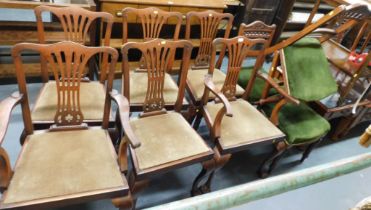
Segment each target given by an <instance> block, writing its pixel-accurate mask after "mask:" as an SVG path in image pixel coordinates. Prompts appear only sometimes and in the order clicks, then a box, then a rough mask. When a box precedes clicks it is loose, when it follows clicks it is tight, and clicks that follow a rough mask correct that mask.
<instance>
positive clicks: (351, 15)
mask: <svg viewBox="0 0 371 210" xmlns="http://www.w3.org/2000/svg"><path fill="white" fill-rule="evenodd" d="M369 14H370V11H369V9H368V7H367V6H366V5H353V7H352V8H350V9H349V10H348V11H346V12H344V13H343V14H342V15H339V16H338V17H337V18H335V19H334V20H333V21H332V23H331V24H329V26H328V28H327V30H329V31H331V32H329V33H323V34H322V36H321V37H320V38H319V40H320V41H321V42H322V44H323V45H324V46H326V48H330V47H331V48H333V49H334V50H335V49H336V51H334V52H332V53H336V52H339V53H340V54H348V55H350V53H351V52H353V51H356V50H357V47H358V45H359V42H360V40H361V39H362V38H365V42H364V43H363V45H362V46H361V48H360V51H359V52H358V53H362V52H364V51H365V50H366V48H367V45H368V44H369V41H370V38H371V31H370V18H369ZM357 28H358V29H359V31H358V33H356V34H357V35H356V36H355V38H354V42H353V44H352V46H351V47H350V48H349V49H347V48H346V47H344V46H343V45H341V44H340V43H341V42H342V40H343V38H344V37H345V36H346V35H347V34H348V33H349V32H350V31H351V30H355V29H357ZM331 56H333V55H328V61H329V62H330V63H331V66H332V67H333V68H332V69H333V70H334V73H335V77H336V78H337V82H338V84H339V90H338V93H339V96H340V97H339V99H338V101H337V106H336V107H333V108H329V107H327V106H326V105H325V104H323V103H322V102H321V101H317V102H316V103H315V104H314V107H315V108H316V109H317V110H318V112H320V113H321V114H322V115H324V117H326V118H327V119H333V118H337V117H341V118H342V119H341V121H340V123H339V124H338V126H337V127H336V128H335V129H334V132H333V133H332V134H331V138H332V139H338V138H341V137H342V136H344V135H346V134H347V132H348V131H349V130H350V129H351V128H352V127H354V126H355V125H356V124H358V123H359V122H360V121H361V118H362V117H354V116H352V114H351V109H352V106H353V104H354V103H355V101H356V98H354V101H353V103H351V104H349V103H345V101H347V98H348V99H349V96H350V93H351V91H352V89H353V88H354V86H355V85H356V84H357V83H361V84H360V85H362V86H364V85H367V79H368V78H369V76H370V75H369V74H370V73H369V72H368V67H367V66H368V62H369V61H370V57H371V56H370V55H368V56H367V57H366V59H365V60H366V61H365V62H364V64H363V65H361V66H359V67H352V66H350V65H348V64H347V63H346V61H341V62H339V61H337V60H334V59H332V57H331ZM334 56H335V55H334ZM335 57H336V56H335ZM362 80H364V81H362ZM350 98H352V97H350ZM357 106H360V107H362V109H367V108H366V107H367V106H370V101H369V98H365V99H364V100H363V101H361V102H360V103H359V104H358V105H357ZM360 113H362V115H364V114H365V113H367V111H366V112H360Z"/></svg>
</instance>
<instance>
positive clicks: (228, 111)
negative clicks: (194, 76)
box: [205, 74, 233, 138]
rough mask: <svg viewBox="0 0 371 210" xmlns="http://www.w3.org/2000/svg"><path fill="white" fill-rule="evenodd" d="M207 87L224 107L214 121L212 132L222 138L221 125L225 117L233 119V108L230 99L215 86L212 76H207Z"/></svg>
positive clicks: (216, 136)
mask: <svg viewBox="0 0 371 210" xmlns="http://www.w3.org/2000/svg"><path fill="white" fill-rule="evenodd" d="M205 87H206V89H207V90H209V91H211V92H212V93H213V94H214V95H215V96H216V97H217V98H218V99H219V100H220V101H221V102H222V103H223V107H222V108H221V109H220V110H219V111H218V113H217V114H216V117H215V119H214V124H213V128H212V132H213V134H214V137H215V138H218V137H220V136H221V125H222V119H223V117H224V115H226V116H228V117H232V116H233V114H232V106H231V104H230V103H229V101H228V99H227V98H226V97H225V95H224V94H223V93H221V92H220V91H219V90H217V89H216V87H215V84H214V83H213V80H212V76H211V75H210V74H208V75H206V76H205Z"/></svg>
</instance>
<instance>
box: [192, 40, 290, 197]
mask: <svg viewBox="0 0 371 210" xmlns="http://www.w3.org/2000/svg"><path fill="white" fill-rule="evenodd" d="M267 42H268V41H267V40H264V39H248V38H246V37H245V36H237V37H235V38H231V39H222V38H217V39H215V40H214V41H213V47H212V54H211V61H210V68H209V74H208V75H206V76H205V90H204V95H203V98H202V102H201V107H202V108H201V113H202V115H198V119H196V122H197V123H199V122H200V119H201V116H203V117H204V118H205V121H206V125H207V126H208V128H209V130H210V136H211V138H212V140H213V141H214V144H215V146H214V158H213V159H212V160H209V161H206V162H204V163H203V169H202V171H201V172H200V174H199V175H198V176H197V178H196V179H195V181H194V183H193V188H192V194H193V195H196V194H200V193H206V192H210V185H211V181H212V178H213V176H214V173H215V171H216V170H218V169H220V168H222V167H223V166H224V165H225V164H226V163H227V162H228V161H229V159H230V158H231V156H232V153H234V152H238V151H242V150H245V149H246V148H249V147H251V146H253V145H260V144H267V143H272V142H274V141H281V140H283V139H284V137H285V136H284V135H283V134H282V135H278V136H275V137H273V138H271V139H256V140H255V141H248V142H247V143H245V144H239V145H235V146H230V147H228V148H223V146H222V145H221V144H220V139H221V128H222V120H223V118H224V116H228V117H233V115H238V114H239V113H233V110H232V106H231V104H230V101H235V100H236V86H237V79H238V75H239V73H240V70H241V67H242V63H243V61H244V59H246V58H247V57H255V58H256V62H255V65H254V68H253V73H252V74H256V72H257V71H258V70H259V69H260V68H261V66H262V64H263V62H264V59H265V55H264V47H265V46H267ZM220 44H222V45H223V47H224V46H225V48H226V49H227V50H228V54H229V61H228V70H227V75H226V80H225V82H224V85H223V87H222V88H221V90H218V88H216V87H215V85H214V83H213V81H212V72H213V70H214V68H215V59H216V48H217V46H218V45H220ZM258 45H261V46H262V47H260V49H259V50H256V49H254V47H256V46H258ZM255 55H258V56H255ZM253 83H254V81H253V80H250V81H249V85H247V87H246V90H245V93H244V94H243V96H242V99H243V100H247V98H248V96H249V93H250V91H251V89H252V85H253ZM210 93H212V94H214V95H215V96H216V99H215V100H214V103H222V104H223V107H222V108H221V109H220V110H219V111H218V113H217V114H216V117H215V119H214V120H213V119H212V118H211V116H210V113H209V112H208V110H207V108H206V106H207V104H208V103H209V101H210V98H209V94H210ZM195 126H196V128H197V127H198V124H196V125H195Z"/></svg>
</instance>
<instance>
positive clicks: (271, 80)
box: [254, 4, 362, 177]
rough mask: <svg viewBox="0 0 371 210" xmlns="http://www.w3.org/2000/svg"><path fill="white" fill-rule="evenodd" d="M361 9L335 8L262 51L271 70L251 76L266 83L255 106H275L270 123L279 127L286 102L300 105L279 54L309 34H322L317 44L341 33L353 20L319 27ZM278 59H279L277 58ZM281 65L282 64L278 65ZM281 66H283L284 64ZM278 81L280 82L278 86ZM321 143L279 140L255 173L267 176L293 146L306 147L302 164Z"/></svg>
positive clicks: (354, 6)
mask: <svg viewBox="0 0 371 210" xmlns="http://www.w3.org/2000/svg"><path fill="white" fill-rule="evenodd" d="M358 7H362V6H361V5H359V4H354V5H350V6H343V5H341V6H338V7H336V8H335V9H334V10H332V11H331V12H329V13H328V14H326V15H325V16H323V17H322V18H320V19H319V20H318V21H316V22H315V23H312V24H309V25H308V26H307V27H306V28H304V29H303V30H302V31H300V32H298V33H296V34H295V35H293V36H292V37H290V38H288V39H286V40H284V41H282V42H279V43H277V44H275V45H273V46H271V47H269V48H266V49H265V52H264V54H265V55H269V54H272V53H273V61H272V68H270V71H269V73H268V75H267V74H265V73H263V72H259V71H257V72H256V74H254V77H260V78H262V79H263V80H265V82H266V84H265V87H264V90H263V93H262V98H261V99H260V100H259V102H258V103H257V104H258V105H263V104H265V103H277V104H276V105H275V107H274V109H273V111H272V114H271V116H270V120H271V122H272V123H273V124H275V125H276V126H278V113H279V111H280V110H281V108H282V107H283V106H284V105H285V104H286V103H293V104H296V105H299V104H300V103H301V102H300V101H299V100H298V99H296V98H294V97H292V96H291V95H290V92H289V91H288V90H289V88H288V83H287V77H286V76H285V71H284V70H283V69H284V66H283V67H282V68H280V67H278V65H279V62H280V60H282V56H281V55H282V52H283V50H282V49H283V48H285V47H287V46H289V45H291V44H293V43H295V42H296V41H298V40H299V39H301V38H303V37H305V36H307V35H309V34H310V33H312V32H316V33H318V32H320V33H322V34H324V35H323V36H321V37H320V38H319V40H320V41H325V40H328V39H329V38H330V37H331V36H332V35H334V34H336V33H341V32H344V31H345V30H347V28H348V27H350V26H353V25H354V24H355V21H354V20H349V21H348V22H346V23H345V25H342V26H340V27H338V28H336V29H335V30H329V29H322V28H320V27H322V26H324V25H325V24H327V23H329V22H330V21H334V20H336V19H337V18H339V17H341V16H343V15H345V14H351V13H352V12H351V11H353V10H354V9H355V8H358ZM280 56H281V57H280ZM281 65H282V63H281ZM283 65H284V64H283ZM278 81H281V82H280V83H278ZM270 88H274V89H276V90H277V92H278V93H279V94H278V95H274V96H269V95H268V92H269V89H270ZM321 140H322V138H320V140H318V141H313V142H308V143H307V144H298V145H289V144H287V143H286V142H285V141H280V142H278V143H276V146H275V151H274V153H273V154H272V155H271V156H270V157H269V158H268V159H266V160H265V161H264V162H263V163H262V165H261V166H260V169H259V171H258V174H259V176H261V177H266V176H268V175H269V174H270V173H271V171H272V170H273V169H274V168H275V166H276V164H277V162H278V161H279V160H280V158H281V157H282V156H283V154H284V153H285V152H286V151H287V150H288V149H289V148H291V147H294V146H302V145H307V148H306V150H305V151H304V153H303V156H302V159H301V161H304V160H305V159H306V158H307V157H308V155H309V154H310V152H311V151H312V149H313V148H314V147H315V146H316V145H317V144H318V143H319V142H320V141H321Z"/></svg>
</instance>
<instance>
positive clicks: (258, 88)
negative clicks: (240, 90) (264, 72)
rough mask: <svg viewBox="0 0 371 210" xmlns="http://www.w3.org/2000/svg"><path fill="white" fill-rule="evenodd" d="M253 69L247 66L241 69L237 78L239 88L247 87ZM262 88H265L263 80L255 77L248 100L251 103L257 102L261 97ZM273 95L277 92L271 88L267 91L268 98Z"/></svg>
mask: <svg viewBox="0 0 371 210" xmlns="http://www.w3.org/2000/svg"><path fill="white" fill-rule="evenodd" d="M253 68H254V67H253V66H247V67H242V68H241V71H240V75H239V76H238V84H239V85H240V86H241V87H247V84H248V82H249V81H250V78H251V73H252V70H253ZM264 86H265V81H264V79H262V78H260V77H256V79H255V81H254V85H253V87H252V90H251V92H250V95H249V98H248V100H249V101H251V102H255V101H259V100H260V99H261V97H262V93H263V89H264ZM275 94H277V90H276V89H274V88H271V89H270V90H269V93H268V96H272V95H275Z"/></svg>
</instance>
